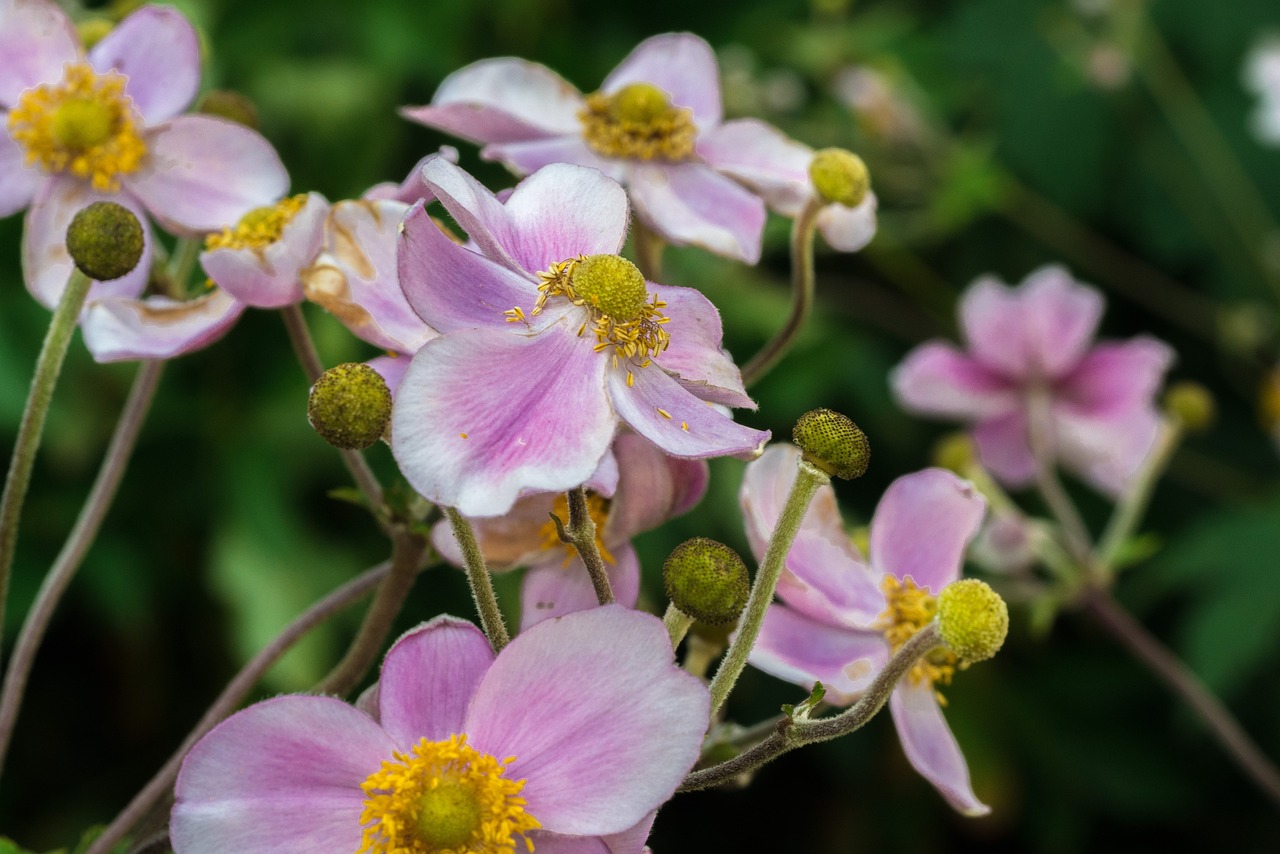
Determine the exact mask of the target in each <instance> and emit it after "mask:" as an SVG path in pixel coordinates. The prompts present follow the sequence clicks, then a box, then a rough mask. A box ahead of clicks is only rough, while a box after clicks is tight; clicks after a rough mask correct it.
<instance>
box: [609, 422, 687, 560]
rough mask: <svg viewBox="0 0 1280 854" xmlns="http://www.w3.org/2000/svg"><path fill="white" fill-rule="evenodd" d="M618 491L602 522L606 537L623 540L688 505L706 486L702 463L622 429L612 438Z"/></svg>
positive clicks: (682, 511)
mask: <svg viewBox="0 0 1280 854" xmlns="http://www.w3.org/2000/svg"><path fill="white" fill-rule="evenodd" d="M613 449H614V454H615V455H616V456H617V459H618V491H617V492H616V493H615V494H614V497H613V501H612V502H611V503H610V505H609V517H608V519H607V521H606V522H605V531H604V539H605V542H606V543H615V542H619V541H623V540H629V539H631V538H632V537H634V536H635V535H636V534H639V533H642V532H644V531H648V530H650V529H651V528H656V527H657V526H658V525H660V524H662V523H663V522H665V521H666V520H667V519H670V518H672V517H673V516H679V515H680V514H681V513H684V512H686V511H688V510H690V509H691V508H692V507H693V505H695V504H697V503H698V502H699V501H701V500H702V496H703V494H704V493H706V491H707V479H708V473H707V464H706V463H705V462H703V461H702V460H686V459H681V458H680V457H672V456H668V455H667V454H665V453H663V452H662V451H661V450H660V449H659V448H658V447H657V446H656V445H654V444H653V443H652V442H650V441H649V440H648V439H646V438H644V437H643V436H637V435H636V434H635V433H628V432H623V433H620V434H619V435H618V437H617V438H616V439H614V440H613Z"/></svg>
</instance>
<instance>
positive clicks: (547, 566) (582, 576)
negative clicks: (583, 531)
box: [520, 543, 640, 632]
mask: <svg viewBox="0 0 1280 854" xmlns="http://www.w3.org/2000/svg"><path fill="white" fill-rule="evenodd" d="M612 554H613V559H614V560H613V563H606V564H605V571H606V574H607V575H608V576H609V584H610V586H611V587H612V588H613V596H614V598H615V599H616V600H617V601H618V604H619V605H625V606H626V607H628V608H634V607H635V605H636V600H637V599H638V598H639V597H640V561H639V559H638V558H637V557H636V550H635V549H633V548H632V547H631V544H630V543H624V544H623V545H620V546H616V547H614V549H613V551H612ZM599 604H600V600H599V598H598V597H597V596H596V589H595V587H594V586H593V585H592V583H591V576H590V575H588V574H587V567H586V566H585V565H584V564H583V563H582V560H581V559H580V558H577V557H575V558H572V559H570V560H569V561H568V563H567V564H566V563H565V561H564V560H562V559H561V558H559V557H555V558H552V559H551V560H549V561H547V562H545V563H540V564H538V565H537V566H531V567H529V570H528V571H527V572H526V573H525V575H524V579H523V581H522V582H521V584H520V631H522V632H523V631H524V630H525V629H527V628H529V627H530V626H534V625H537V624H538V623H541V622H542V621H543V620H549V619H551V618H552V617H563V616H564V615H565V614H572V613H574V612H575V611H585V610H586V609H588V608H595V607H596V606H598V605H599Z"/></svg>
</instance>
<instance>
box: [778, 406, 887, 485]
mask: <svg viewBox="0 0 1280 854" xmlns="http://www.w3.org/2000/svg"><path fill="white" fill-rule="evenodd" d="M791 440H792V441H793V442H795V443H796V445H798V446H799V447H800V450H801V451H803V452H804V458H805V459H806V460H807V461H808V462H810V463H812V464H813V465H815V466H817V467H818V468H820V469H822V470H823V471H825V472H826V473H827V474H829V475H831V476H833V477H840V478H844V479H845V480H852V479H854V478H855V477H862V476H863V475H864V474H865V473H866V471H867V464H868V463H869V462H870V461H871V444H870V443H869V442H868V441H867V434H866V433H863V432H862V430H861V429H860V428H859V427H858V425H857V424H854V423H853V422H852V421H850V420H849V418H848V417H846V416H844V415H841V414H840V413H839V412H833V411H831V410H830V409H814V410H812V411H810V412H806V413H805V414H804V415H801V416H800V420H799V421H797V422H796V426H795V428H794V429H792V431H791Z"/></svg>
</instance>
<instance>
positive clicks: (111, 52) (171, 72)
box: [89, 6, 200, 125]
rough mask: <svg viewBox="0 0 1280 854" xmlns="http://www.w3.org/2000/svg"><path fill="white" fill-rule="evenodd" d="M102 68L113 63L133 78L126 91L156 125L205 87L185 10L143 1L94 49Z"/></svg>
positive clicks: (94, 58) (91, 58)
mask: <svg viewBox="0 0 1280 854" xmlns="http://www.w3.org/2000/svg"><path fill="white" fill-rule="evenodd" d="M89 61H90V62H91V63H92V64H93V67H94V69H95V70H96V71H98V72H99V73H105V72H106V71H108V70H110V69H112V68H114V69H115V70H116V71H119V72H120V73H121V74H124V75H125V76H127V77H128V78H129V79H128V81H127V82H126V83H125V94H127V95H128V96H129V97H130V98H132V99H133V103H134V104H135V105H136V106H137V108H138V110H139V111H140V112H141V113H142V117H143V118H144V119H146V122H147V124H149V125H154V124H159V123H160V122H163V121H167V120H168V119H171V118H173V117H174V116H176V115H178V113H181V112H182V111H183V110H184V109H186V107H187V105H188V104H190V103H191V100H192V99H193V98H194V97H195V96H196V92H197V91H198V90H199V88H200V41H199V39H197V38H196V31H195V29H194V28H193V27H192V26H191V24H190V23H188V21H187V19H186V18H184V17H183V16H182V13H180V12H178V10H176V9H171V8H168V7H166V6H144V7H143V8H141V9H139V10H138V11H136V12H134V13H133V14H132V15H130V16H129V17H127V18H125V19H124V20H123V21H121V22H120V23H119V24H118V25H117V26H116V27H115V29H113V30H112V31H111V32H109V33H107V35H106V36H105V37H104V38H103V39H102V41H100V42H98V43H97V44H96V45H94V47H93V50H91V51H89Z"/></svg>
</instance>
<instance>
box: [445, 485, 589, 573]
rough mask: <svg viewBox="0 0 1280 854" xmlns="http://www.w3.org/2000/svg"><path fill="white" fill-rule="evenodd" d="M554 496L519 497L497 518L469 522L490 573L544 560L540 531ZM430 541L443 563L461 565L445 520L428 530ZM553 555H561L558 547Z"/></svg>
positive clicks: (537, 494) (548, 517)
mask: <svg viewBox="0 0 1280 854" xmlns="http://www.w3.org/2000/svg"><path fill="white" fill-rule="evenodd" d="M558 497H559V496H558V495H557V493H554V492H539V493H535V494H533V495H525V496H521V498H520V499H519V500H518V501H516V503H515V504H514V505H513V506H512V508H511V510H509V511H508V512H506V513H503V514H502V515H501V516H491V517H487V518H480V519H472V520H470V521H471V528H472V530H473V531H474V532H475V535H476V544H477V545H479V546H480V551H481V553H482V554H484V559H485V561H486V562H488V564H489V568H490V569H491V570H493V571H495V572H503V571H505V570H508V569H515V568H516V567H518V566H529V565H530V564H531V563H533V562H537V561H543V560H546V559H547V557H548V554H549V551H548V549H547V545H546V538H545V537H544V536H543V533H542V530H543V528H544V527H545V526H546V525H548V524H550V522H551V519H550V513H551V512H552V510H553V509H554V508H555V504H556V499H557V498H558ZM431 542H432V544H433V545H434V546H435V547H436V550H437V551H439V552H440V556H441V557H443V558H444V559H445V560H447V561H449V562H450V563H452V564H455V565H457V566H462V565H463V557H462V548H461V546H459V545H458V541H457V539H456V538H455V537H454V535H453V527H452V526H451V525H450V524H449V521H448V520H447V519H446V520H444V521H442V522H440V523H439V524H438V525H436V526H435V527H434V528H433V529H432V531H431ZM555 552H556V553H557V554H563V553H564V552H563V551H562V550H561V549H560V547H559V545H558V544H557V547H556V549H555Z"/></svg>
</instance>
